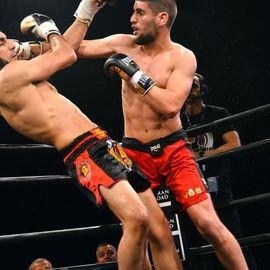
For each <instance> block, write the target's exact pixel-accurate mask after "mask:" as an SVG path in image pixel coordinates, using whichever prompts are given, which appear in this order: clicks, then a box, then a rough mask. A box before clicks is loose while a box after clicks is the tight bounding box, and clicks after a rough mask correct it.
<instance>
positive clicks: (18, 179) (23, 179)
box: [0, 175, 70, 184]
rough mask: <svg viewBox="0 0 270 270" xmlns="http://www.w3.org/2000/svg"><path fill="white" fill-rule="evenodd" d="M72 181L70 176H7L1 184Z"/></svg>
mask: <svg viewBox="0 0 270 270" xmlns="http://www.w3.org/2000/svg"><path fill="white" fill-rule="evenodd" d="M52 181H57V182H59V181H70V177H69V176H68V175H39V176H16V177H14V176H5V177H0V184H1V183H14V182H16V183H29V182H52Z"/></svg>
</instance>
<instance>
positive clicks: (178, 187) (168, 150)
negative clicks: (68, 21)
mask: <svg viewBox="0 0 270 270" xmlns="http://www.w3.org/2000/svg"><path fill="white" fill-rule="evenodd" d="M122 142H123V144H122V145H123V147H124V149H125V152H126V154H127V155H128V156H129V157H130V158H131V159H132V160H134V161H135V162H136V164H137V165H138V166H139V168H140V169H141V171H142V172H143V173H144V174H145V175H146V176H147V178H148V180H149V181H150V182H151V188H152V189H155V188H157V187H158V186H159V185H160V184H161V183H162V182H163V181H164V182H165V184H166V185H167V187H168V188H169V189H170V190H171V191H172V192H173V194H174V196H175V198H176V201H177V202H179V203H180V204H181V207H182V210H185V209H187V208H188V207H190V206H191V205H194V204H196V203H198V202H201V201H203V200H205V199H206V198H207V191H206V182H205V180H204V177H203V175H202V173H201V171H200V169H199V166H198V164H197V163H196V162H195V160H194V158H193V155H192V152H191V151H190V149H189V147H188V145H187V139H186V134H185V132H184V131H183V130H179V131H176V132H174V133H172V134H170V135H169V136H166V137H164V138H161V139H159V140H155V141H152V142H150V143H147V144H144V143H142V142H140V141H138V140H136V139H134V138H127V137H124V138H123V141H122Z"/></svg>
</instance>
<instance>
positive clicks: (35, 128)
mask: <svg viewBox="0 0 270 270" xmlns="http://www.w3.org/2000/svg"><path fill="white" fill-rule="evenodd" d="M23 92H25V93H26V94H25V95H24V93H23ZM20 95H21V96H20V103H17V104H16V108H14V106H12V107H9V108H4V109H1V112H2V114H3V116H4V118H5V119H6V120H7V122H8V123H9V124H10V126H12V127H13V128H14V129H15V130H17V131H18V132H19V133H21V134H23V135H24V136H26V137H28V138H30V139H32V140H34V141H36V142H39V143H46V144H50V145H54V146H55V147H56V148H57V149H58V150H61V149H63V148H65V147H67V146H68V145H69V144H70V143H71V142H72V141H73V140H74V139H75V138H76V137H78V136H79V135H81V134H82V133H84V132H86V131H88V130H90V129H92V128H94V127H96V126H97V125H96V124H95V123H93V122H91V121H90V120H89V119H88V118H87V117H86V116H85V115H84V114H83V113H82V112H81V111H80V109H79V108H78V107H77V106H76V105H74V104H73V103H72V102H70V101H69V100H68V99H66V98H65V97H64V96H62V95H60V94H59V93H57V91H56V89H55V88H54V87H53V86H52V85H50V84H49V83H47V82H42V83H39V84H37V85H35V86H34V88H33V87H32V85H31V86H29V87H28V89H22V91H21V92H20Z"/></svg>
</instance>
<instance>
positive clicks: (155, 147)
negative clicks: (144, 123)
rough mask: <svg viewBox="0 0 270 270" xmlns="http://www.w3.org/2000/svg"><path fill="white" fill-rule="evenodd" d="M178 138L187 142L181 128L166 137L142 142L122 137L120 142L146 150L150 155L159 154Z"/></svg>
mask: <svg viewBox="0 0 270 270" xmlns="http://www.w3.org/2000/svg"><path fill="white" fill-rule="evenodd" d="M179 140H184V141H186V142H187V135H186V132H185V131H184V130H183V129H180V130H177V131H176V132H174V133H172V134H170V135H168V136H166V137H163V138H160V139H157V140H154V141H151V142H149V143H142V142H140V141H139V140H137V139H135V138H129V137H123V139H122V143H123V147H124V148H128V149H131V150H137V151H141V152H146V153H149V154H150V155H156V154H160V152H161V151H162V149H163V148H165V147H166V146H168V145H171V144H173V143H175V142H177V141H179Z"/></svg>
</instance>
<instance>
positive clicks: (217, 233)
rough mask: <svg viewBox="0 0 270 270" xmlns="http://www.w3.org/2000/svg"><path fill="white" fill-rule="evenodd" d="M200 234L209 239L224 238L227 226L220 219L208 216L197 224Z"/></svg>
mask: <svg viewBox="0 0 270 270" xmlns="http://www.w3.org/2000/svg"><path fill="white" fill-rule="evenodd" d="M195 225H196V227H197V229H198V231H199V232H200V234H201V235H202V236H203V237H204V238H205V239H207V240H211V239H216V238H222V236H223V235H225V234H224V231H225V230H226V228H225V227H224V225H223V224H222V222H221V221H220V220H219V219H212V218H210V217H206V218H203V219H201V220H200V221H199V222H197V224H195Z"/></svg>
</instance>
